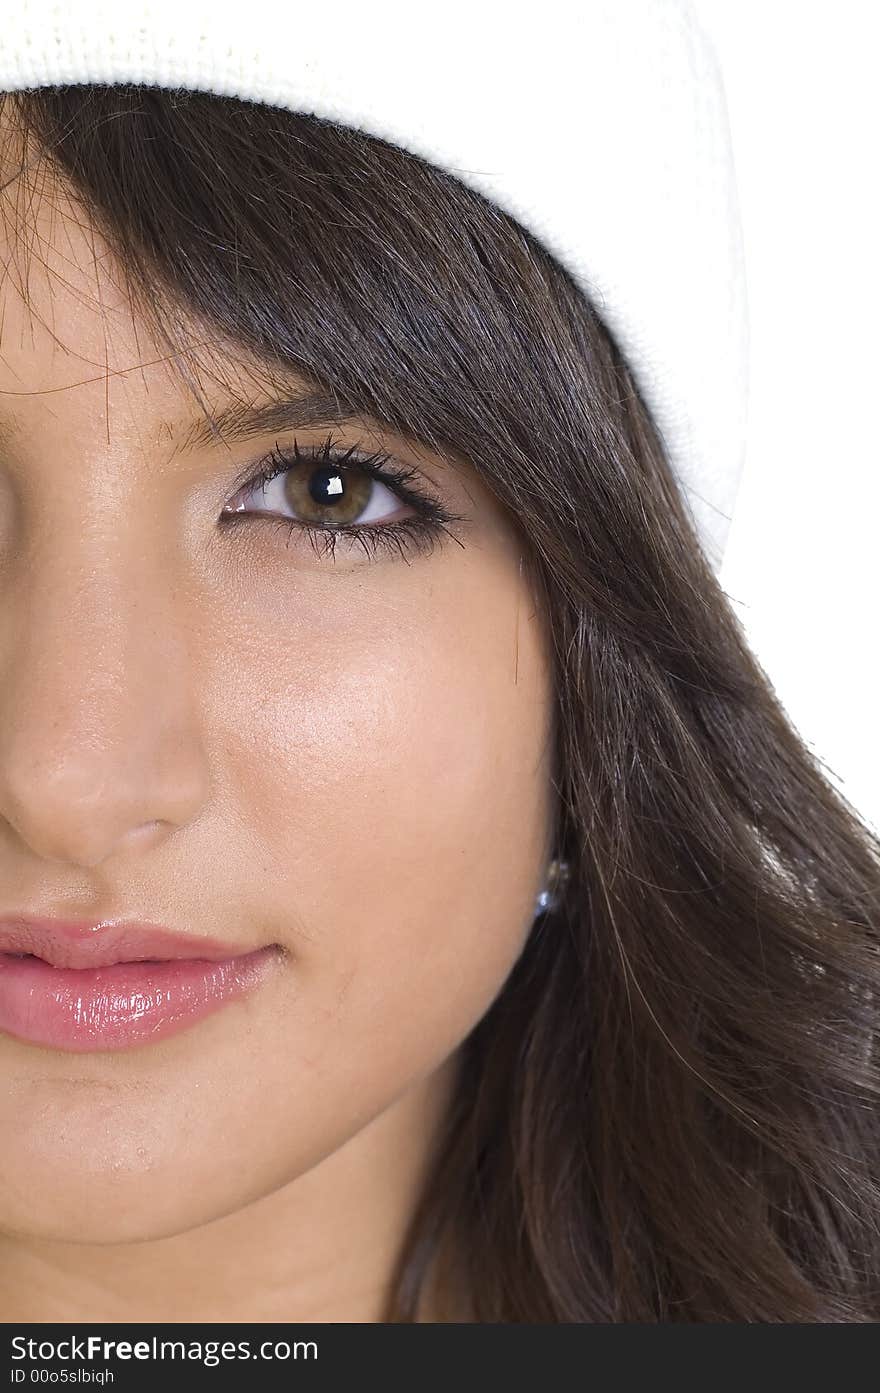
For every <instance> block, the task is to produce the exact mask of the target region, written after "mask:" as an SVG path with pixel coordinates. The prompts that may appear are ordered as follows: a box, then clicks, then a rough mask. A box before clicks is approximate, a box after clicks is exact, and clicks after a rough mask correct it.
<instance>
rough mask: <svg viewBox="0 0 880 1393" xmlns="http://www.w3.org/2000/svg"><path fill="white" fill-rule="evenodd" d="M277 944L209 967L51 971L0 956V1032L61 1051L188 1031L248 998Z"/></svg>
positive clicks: (179, 964) (126, 1044)
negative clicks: (237, 1001) (227, 1005)
mask: <svg viewBox="0 0 880 1393" xmlns="http://www.w3.org/2000/svg"><path fill="white" fill-rule="evenodd" d="M277 956H278V950H277V948H275V947H270V948H261V949H259V950H258V951H257V952H255V953H245V954H242V955H241V956H240V957H236V958H226V959H224V960H223V961H222V962H208V961H206V960H205V959H204V958H199V959H196V958H179V959H175V960H174V961H164V962H128V963H114V964H113V965H112V966H110V967H91V968H69V967H51V966H50V964H49V963H45V962H43V961H42V959H41V958H32V957H28V958H14V957H11V956H10V955H9V954H8V953H0V1031H5V1032H6V1034H7V1035H12V1036H14V1037H16V1038H17V1039H19V1040H27V1041H28V1042H29V1043H30V1044H33V1045H48V1046H49V1047H50V1048H51V1049H59V1050H76V1051H83V1050H122V1049H128V1048H130V1047H132V1046H134V1045H143V1044H147V1043H152V1042H153V1041H154V1040H162V1039H165V1037H166V1036H168V1035H176V1034H177V1033H178V1031H181V1030H186V1029H187V1027H188V1026H191V1025H193V1024H195V1022H196V1021H199V1020H201V1019H202V1018H203V1017H204V1016H207V1015H210V1014H211V1013H213V1012H214V1011H217V1010H219V1009H220V1007H221V1006H225V1005H226V1004H227V1003H228V1002H230V1001H234V1000H235V999H236V998H238V997H241V996H243V995H244V994H245V993H246V992H248V991H250V989H251V988H252V987H254V986H256V985H257V984H258V982H260V981H261V980H262V978H263V977H264V976H265V975H266V973H267V971H268V970H269V968H270V964H271V963H272V962H273V961H275V960H277Z"/></svg>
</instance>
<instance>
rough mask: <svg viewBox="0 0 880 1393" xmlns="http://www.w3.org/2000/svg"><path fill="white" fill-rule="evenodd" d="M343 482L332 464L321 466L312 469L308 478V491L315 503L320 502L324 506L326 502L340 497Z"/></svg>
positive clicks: (331, 501) (332, 501)
mask: <svg viewBox="0 0 880 1393" xmlns="http://www.w3.org/2000/svg"><path fill="white" fill-rule="evenodd" d="M343 488H344V484H343V482H342V478H341V476H340V473H339V470H338V468H335V467H333V466H326V465H325V466H323V467H322V468H320V469H316V470H314V471H313V473H312V476H311V478H310V480H309V493H310V495H311V497H312V498H313V500H314V501H315V503H320V504H321V505H322V506H323V507H326V505H327V504H328V503H334V502H335V501H336V499H337V498H339V497H341V495H342V491H343Z"/></svg>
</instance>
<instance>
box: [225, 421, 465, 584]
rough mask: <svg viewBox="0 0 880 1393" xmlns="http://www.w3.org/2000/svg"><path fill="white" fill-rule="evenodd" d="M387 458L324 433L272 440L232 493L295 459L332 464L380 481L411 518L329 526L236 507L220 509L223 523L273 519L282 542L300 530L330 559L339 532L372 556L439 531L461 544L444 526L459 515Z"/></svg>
mask: <svg viewBox="0 0 880 1393" xmlns="http://www.w3.org/2000/svg"><path fill="white" fill-rule="evenodd" d="M390 460H391V456H390V455H387V454H384V453H383V452H381V451H377V452H375V453H374V454H365V453H363V452H362V451H361V448H360V445H359V444H358V445H352V446H351V447H350V448H348V449H343V448H341V446H340V445H339V444H336V443H334V441H333V437H332V436H328V437H327V440H326V442H325V443H324V445H322V446H305V447H300V446H299V445H298V443H297V442H296V441H294V442H293V448H292V449H289V448H288V449H285V448H284V447H282V446H280V445H279V444H278V442H277V441H276V442H275V448H274V449H273V450H271V451H270V453H269V454H268V455H267V456H266V457H265V458H264V459H263V460H262V461H261V462H260V463H259V465H258V466H257V468H256V470H255V471H254V472H253V473H252V474H251V475H250V476H248V478H246V479H245V480H244V482H243V483H241V485H240V487H239V488H237V489H236V493H239V492H242V491H244V492H245V493H246V494H249V493H250V492H251V490H259V489H260V488H261V487H265V485H267V484H269V483H271V481H272V480H273V479H276V478H277V477H278V475H279V474H283V473H284V472H285V471H286V470H291V469H295V468H296V467H297V466H298V465H301V464H307V465H311V466H312V467H317V466H318V465H324V466H325V467H336V468H344V467H353V468H356V469H358V470H360V471H361V472H362V473H363V474H366V475H367V476H368V477H369V478H371V479H375V480H376V481H377V482H378V483H380V484H384V485H385V486H386V487H387V488H388V489H390V490H391V492H392V493H394V494H395V495H396V496H397V497H398V498H399V499H400V501H401V502H402V503H406V504H407V505H408V506H409V507H411V508H413V509H415V516H414V517H409V518H402V519H400V520H399V521H398V522H386V523H381V522H380V523H371V524H369V525H365V526H359V525H358V524H357V523H348V524H347V525H345V526H340V527H331V526H327V525H322V524H320V523H310V522H303V521H301V519H299V518H285V517H281V516H280V515H279V514H277V513H259V512H257V513H251V512H245V511H243V510H236V511H234V512H231V513H226V514H224V522H225V525H226V526H227V527H236V526H239V525H240V524H241V523H242V522H244V521H248V522H254V521H260V522H270V523H274V524H275V525H280V526H281V527H284V528H286V529H287V535H288V546H289V545H290V538H291V537H292V536H293V533H294V532H303V533H305V534H306V536H307V537H308V538H309V541H310V542H311V543H312V546H313V547H314V548H315V549H316V551H317V547H318V545H322V546H323V551H322V552H321V553H320V554H321V555H322V556H326V555H327V554H328V552H329V554H330V556H331V557H332V558H335V554H336V544H337V541H338V539H339V538H340V537H344V538H346V539H347V540H350V541H352V542H358V543H360V545H361V546H362V547H363V548H364V551H365V552H367V553H369V552H372V555H373V556H376V555H378V554H379V552H380V551H387V552H389V553H390V552H392V551H397V552H398V554H399V555H400V556H401V557H402V558H403V557H404V554H405V553H406V552H407V551H416V552H430V551H432V550H433V548H434V546H435V545H436V543H437V541H438V540H439V539H440V536H441V534H446V535H448V536H449V537H451V538H452V540H453V541H456V542H458V543H459V545H460V546H461V545H462V543H461V542H460V541H459V539H458V538H457V537H456V536H455V534H454V533H453V532H451V531H449V527H450V526H451V525H453V524H455V523H459V522H464V521H465V519H464V518H463V517H459V516H458V515H457V514H456V513H452V512H450V511H449V510H448V509H447V508H446V507H445V506H444V505H443V504H442V503H441V502H440V500H439V499H438V498H435V497H433V496H432V495H431V494H429V493H428V492H427V491H426V490H424V489H422V488H421V487H418V486H416V484H415V480H417V479H418V478H419V477H420V475H419V473H418V471H417V470H415V469H404V468H400V467H399V466H396V465H392V464H391V463H390Z"/></svg>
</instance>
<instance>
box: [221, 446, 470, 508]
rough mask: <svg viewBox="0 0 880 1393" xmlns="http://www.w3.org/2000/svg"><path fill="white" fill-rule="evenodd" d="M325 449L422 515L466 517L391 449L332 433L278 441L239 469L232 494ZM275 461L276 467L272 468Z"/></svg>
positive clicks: (273, 475) (310, 459)
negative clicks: (371, 446)
mask: <svg viewBox="0 0 880 1393" xmlns="http://www.w3.org/2000/svg"><path fill="white" fill-rule="evenodd" d="M323 451H326V452H328V453H329V452H335V453H338V454H341V455H342V456H343V457H344V460H345V462H346V463H347V464H350V465H352V466H353V467H356V468H360V469H363V470H364V471H365V472H366V473H367V474H369V475H371V476H372V477H373V478H374V479H376V480H377V481H378V482H379V483H382V484H384V485H385V486H386V488H389V489H391V491H392V492H393V493H395V494H396V495H397V497H399V498H400V499H401V501H402V502H404V503H406V504H407V505H408V506H409V507H412V508H415V509H416V510H417V511H419V512H421V513H423V514H424V513H426V512H427V513H433V514H434V515H435V516H436V517H437V518H438V519H439V520H441V521H447V522H450V523H452V522H465V521H466V520H467V519H466V518H463V517H459V516H458V515H457V514H455V513H452V512H450V511H449V509H448V508H447V507H446V505H445V503H444V502H443V499H442V497H441V496H440V495H439V493H438V492H437V491H436V489H435V487H434V485H433V484H431V483H429V482H428V481H427V480H426V478H425V476H424V475H423V474H422V472H421V471H420V470H418V469H416V468H415V467H414V466H412V465H404V464H400V463H398V462H397V461H396V460H395V458H394V455H393V454H392V453H391V452H390V451H386V450H384V449H381V448H380V449H372V450H368V449H366V448H365V447H364V446H363V444H362V442H361V441H357V442H356V443H355V444H353V445H345V444H344V443H343V442H342V441H340V440H337V439H334V437H333V434H332V432H331V433H329V434H328V435H327V436H326V437H324V438H322V441H321V442H320V443H317V444H311V443H309V444H305V445H301V444H300V443H299V441H298V440H297V439H296V438H294V440H293V442H292V443H291V444H290V445H284V444H282V443H281V442H280V441H279V440H276V441H275V444H274V446H273V448H272V449H271V450H269V451H268V452H267V453H266V454H264V455H262V456H261V457H260V458H259V459H257V460H255V461H251V462H250V463H249V464H247V465H245V466H244V468H243V469H242V470H240V471H239V473H238V474H237V475H236V477H235V478H234V479H233V481H232V490H233V496H236V495H237V494H238V493H240V492H241V490H242V489H244V488H250V487H253V486H256V485H265V484H266V483H268V482H271V480H272V479H273V478H275V477H277V475H278V474H280V473H282V472H283V470H284V469H285V468H293V467H295V466H296V464H297V462H298V459H299V460H300V461H302V462H304V463H312V462H314V461H315V460H316V459H318V458H319V457H320V455H321V453H322V452H323ZM273 462H274V464H275V465H277V468H273ZM339 462H340V461H337V463H339ZM415 481H418V482H417V483H416V482H415Z"/></svg>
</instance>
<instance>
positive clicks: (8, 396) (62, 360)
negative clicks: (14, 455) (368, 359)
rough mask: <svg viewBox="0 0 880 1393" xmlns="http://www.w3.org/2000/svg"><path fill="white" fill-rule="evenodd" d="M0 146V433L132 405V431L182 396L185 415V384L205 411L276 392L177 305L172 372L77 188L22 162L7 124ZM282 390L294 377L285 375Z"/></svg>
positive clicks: (169, 355)
mask: <svg viewBox="0 0 880 1393" xmlns="http://www.w3.org/2000/svg"><path fill="white" fill-rule="evenodd" d="M0 126H2V122H0ZM0 148H2V150H3V158H2V162H0V164H2V175H3V177H2V192H0V266H2V279H0V433H3V423H6V424H7V425H8V423H9V421H10V420H12V419H17V420H19V421H20V422H21V423H22V424H23V425H24V426H25V427H26V428H29V427H33V426H34V425H35V424H36V423H37V422H43V423H46V422H48V421H49V420H51V419H52V418H53V417H56V418H58V419H60V420H62V421H63V420H66V421H67V424H68V426H70V425H73V426H75V425H76V422H77V420H78V418H79V417H80V416H81V415H82V414H85V415H86V416H89V417H90V419H94V412H95V410H96V409H97V408H98V407H99V406H100V407H101V409H102V411H105V410H107V409H108V408H109V407H110V405H111V403H114V404H115V406H116V408H117V410H116V413H115V415H116V418H117V421H119V422H120V423H121V420H122V418H123V417H124V415H125V413H126V411H128V412H129V413H130V412H132V411H135V412H136V413H137V416H138V419H139V421H140V424H141V427H143V424H144V422H145V421H155V422H158V421H165V420H167V419H169V418H170V417H174V418H177V417H180V416H181V410H182V407H183V403H186V404H187V406H188V408H189V409H188V410H184V411H183V415H184V416H186V417H192V416H193V401H194V388H195V390H196V391H197V393H198V399H199V400H200V401H202V402H204V403H205V404H206V405H207V406H208V407H209V408H212V407H213V405H214V404H215V402H220V401H223V402H228V401H229V399H230V397H231V398H232V399H233V400H236V399H241V400H243V401H244V400H252V399H253V398H254V397H255V396H259V395H260V394H261V393H263V392H271V390H272V388H273V387H277V385H278V384H277V379H272V378H270V375H269V373H268V370H267V369H266V367H265V365H263V364H262V363H260V362H259V361H258V360H256V359H255V358H253V357H251V356H250V355H248V354H247V352H246V351H245V350H244V349H243V348H241V347H240V346H239V345H237V344H232V343H230V342H229V341H228V340H224V339H222V338H221V337H220V336H219V335H218V333H217V331H216V329H214V328H213V327H212V326H210V325H205V324H202V323H200V322H199V321H198V320H197V319H196V318H194V317H193V316H191V315H188V314H187V313H186V312H185V311H183V310H182V309H180V308H178V307H176V308H175V324H176V327H177V330H178V332H179V333H180V335H181V339H180V345H179V346H180V349H181V350H182V356H183V358H184V360H185V369H186V371H185V372H184V373H183V374H182V373H181V371H180V355H178V361H177V364H175V354H174V350H173V348H172V346H171V345H169V344H168V343H167V342H166V341H165V339H164V338H163V337H162V336H161V335H160V334H157V332H156V330H155V327H154V325H153V323H152V321H151V319H150V317H149V316H148V315H146V314H144V313H143V312H142V310H141V309H140V308H139V306H138V304H137V300H136V297H135V296H134V295H133V293H132V289H131V287H130V285H129V284H128V282H127V279H126V276H125V273H124V270H123V268H122V266H121V265H120V263H119V260H118V258H117V256H116V254H115V252H114V250H113V248H112V247H111V245H110V244H109V243H108V241H107V240H106V238H105V237H104V235H103V233H102V232H101V230H100V228H99V226H97V225H96V223H95V221H94V219H93V218H92V216H91V214H90V211H89V209H88V208H87V207H86V206H85V205H84V204H83V203H82V202H81V200H80V199H79V197H78V195H77V194H76V193H75V192H74V191H73V190H72V189H71V187H70V186H69V185H68V184H67V183H66V181H64V180H63V179H62V178H60V177H59V176H58V175H57V173H56V171H55V170H54V168H53V167H51V166H50V165H49V163H48V162H46V161H44V160H40V159H39V158H37V157H35V156H34V155H31V157H30V158H29V159H28V162H27V164H26V165H25V167H24V168H22V162H21V153H20V143H19V142H18V140H17V139H15V140H12V141H10V139H9V131H8V129H7V130H6V131H0ZM284 385H285V386H288V387H290V388H293V389H296V388H297V387H301V386H302V385H303V384H302V381H301V379H299V378H298V377H297V376H296V374H295V373H293V372H291V373H289V374H286V376H285V383H284ZM120 413H121V415H120ZM7 433H8V432H7Z"/></svg>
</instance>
